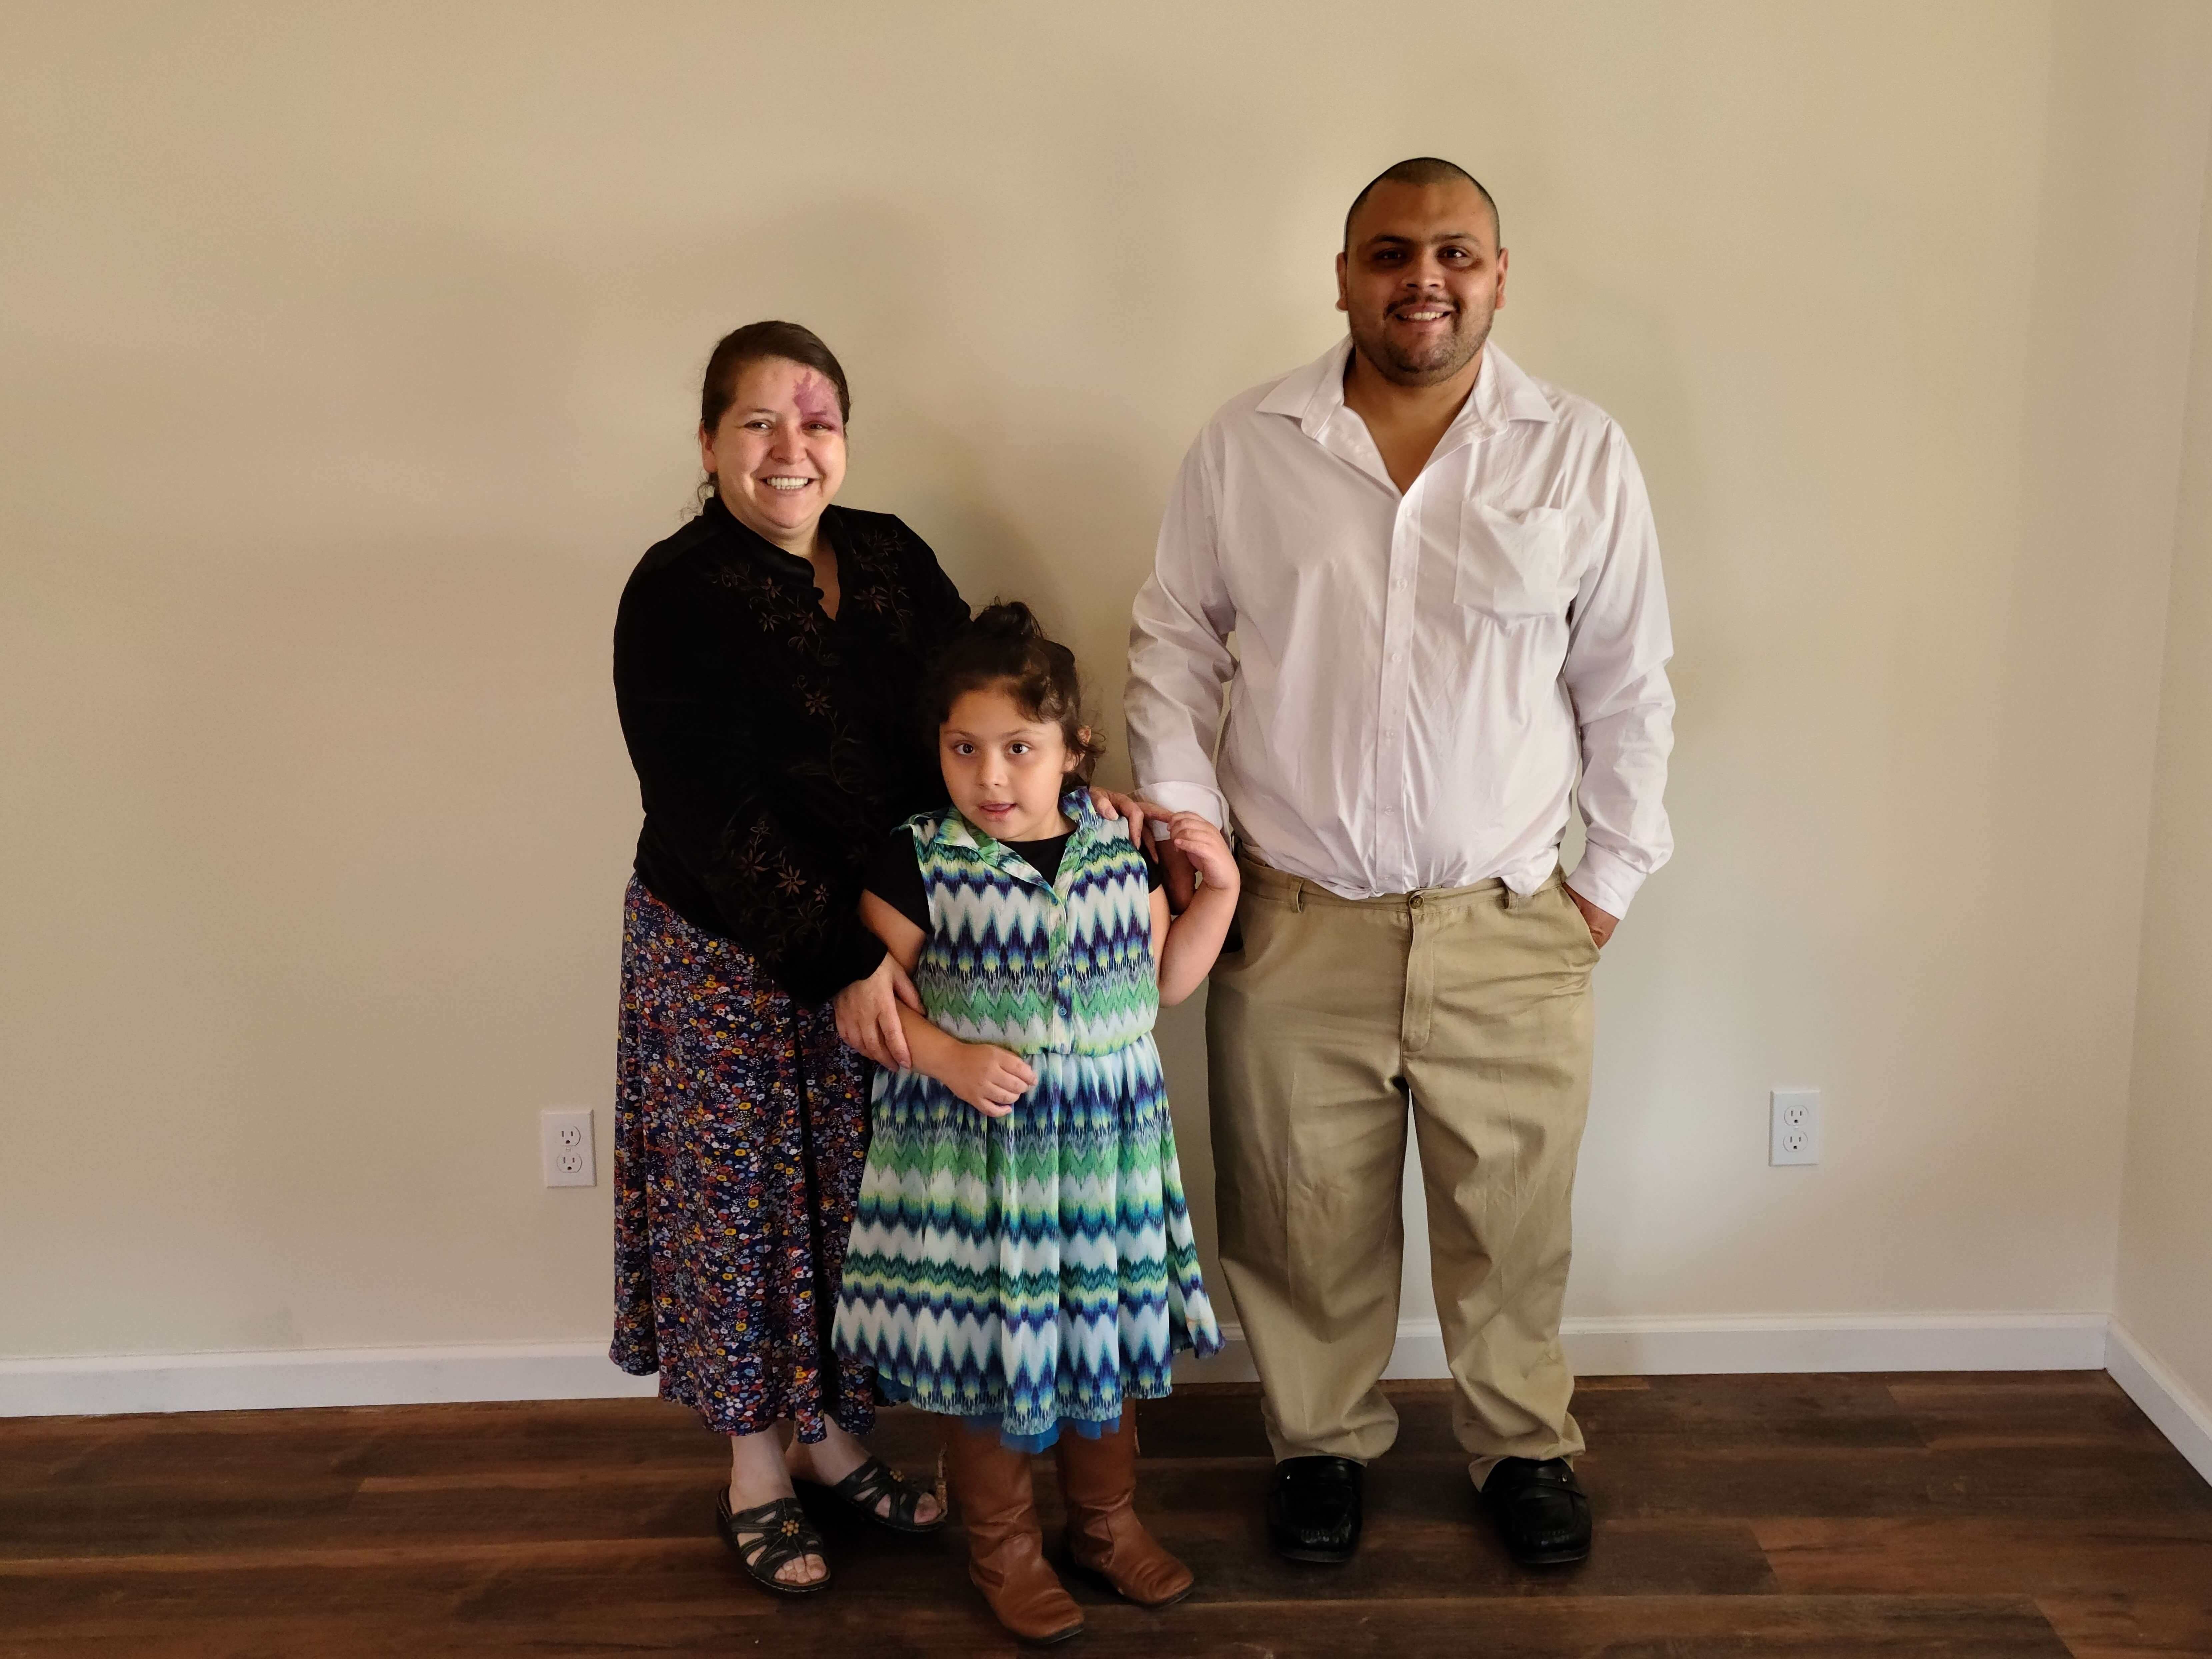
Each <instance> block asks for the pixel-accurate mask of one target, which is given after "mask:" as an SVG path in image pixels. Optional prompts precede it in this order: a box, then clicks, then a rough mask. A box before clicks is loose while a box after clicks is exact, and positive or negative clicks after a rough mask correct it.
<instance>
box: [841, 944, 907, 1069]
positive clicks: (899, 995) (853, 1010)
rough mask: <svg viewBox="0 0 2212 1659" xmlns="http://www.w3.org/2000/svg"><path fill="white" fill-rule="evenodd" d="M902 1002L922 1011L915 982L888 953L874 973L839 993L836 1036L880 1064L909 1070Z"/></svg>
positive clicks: (857, 980)
mask: <svg viewBox="0 0 2212 1659" xmlns="http://www.w3.org/2000/svg"><path fill="white" fill-rule="evenodd" d="M902 1002H903V1003H904V1004H906V1006H908V1007H909V1008H911V1009H913V1010H914V1011H915V1012H916V1013H920V1012H921V1011H922V1010H921V994H920V993H918V992H916V991H915V988H914V981H912V980H910V979H908V977H907V976H906V969H903V968H902V967H900V966H899V965H898V963H896V961H895V960H893V959H892V957H890V955H889V953H886V954H885V955H884V960H883V963H882V965H881V966H880V967H878V969H876V971H875V972H874V973H872V974H870V975H868V976H867V978H866V979H856V980H854V981H853V982H852V983H851V984H850V985H848V986H847V987H845V988H844V989H843V990H842V991H840V992H838V993H837V1035H838V1036H840V1037H842V1038H843V1039H844V1041H845V1046H846V1047H847V1048H858V1049H859V1050H860V1052H861V1053H862V1054H866V1056H867V1057H868V1058H869V1059H870V1060H874V1061H875V1062H876V1064H877V1065H878V1066H889V1067H890V1068H891V1069H893V1070H895V1071H904V1070H906V1069H907V1068H908V1066H912V1065H913V1064H914V1056H913V1055H912V1054H910V1053H908V1050H907V1046H906V1031H905V1029H904V1028H903V1027H902V1026H901V1025H900V1024H899V1012H898V1006H899V1004H901V1003H902Z"/></svg>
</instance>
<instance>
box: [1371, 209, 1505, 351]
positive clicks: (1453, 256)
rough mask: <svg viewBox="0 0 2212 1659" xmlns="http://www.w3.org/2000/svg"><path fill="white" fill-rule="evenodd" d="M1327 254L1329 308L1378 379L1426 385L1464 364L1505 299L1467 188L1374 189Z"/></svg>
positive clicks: (1501, 259)
mask: <svg viewBox="0 0 2212 1659" xmlns="http://www.w3.org/2000/svg"><path fill="white" fill-rule="evenodd" d="M1351 243H1352V245H1351V246H1350V247H1348V248H1347V249H1346V251H1345V252H1342V253H1340V254H1338V255H1337V256H1336V308H1337V309H1338V310H1339V311H1341V312H1343V313H1345V314H1346V316H1347V317H1349V318H1350V319H1351V321H1352V343H1353V344H1354V345H1355V346H1357V347H1358V349H1359V353H1360V355H1361V356H1364V357H1365V358H1366V359H1367V361H1368V362H1370V363H1372V364H1373V365H1374V366H1375V368H1376V369H1377V370H1378V371H1379V372H1380V373H1381V374H1382V375H1383V378H1384V379H1385V380H1394V381H1395V382H1397V383H1398V384H1399V385H1400V386H1434V385H1435V384H1436V383H1437V381H1439V380H1449V379H1450V378H1451V377H1452V376H1453V375H1455V374H1458V373H1459V371H1460V370H1462V368H1466V367H1467V366H1468V363H1469V362H1472V361H1473V360H1474V354H1475V353H1476V352H1478V351H1480V350H1481V349H1482V343H1483V342H1484V341H1485V340H1486V339H1488V338H1489V337H1490V319H1491V313H1493V312H1495V311H1496V310H1497V309H1498V307H1500V306H1502V305H1504V303H1505V250H1504V249H1503V248H1501V247H1499V246H1498V226H1497V224H1496V222H1494V221H1493V220H1492V218H1491V216H1490V208H1489V206H1488V204H1486V203H1485V202H1484V201H1483V199H1482V197H1481V196H1480V195H1479V194H1478V193H1477V192H1476V191H1475V189H1474V186H1473V185H1468V184H1466V183H1464V182H1462V181H1461V180H1459V179H1454V180H1452V181H1451V182H1449V184H1442V185H1401V184H1386V185H1376V188H1375V193H1374V194H1373V195H1371V196H1370V197H1368V198H1367V200H1366V202H1365V203H1364V204H1362V205H1361V207H1360V210H1359V211H1358V214H1357V215H1355V216H1353V218H1352V236H1351Z"/></svg>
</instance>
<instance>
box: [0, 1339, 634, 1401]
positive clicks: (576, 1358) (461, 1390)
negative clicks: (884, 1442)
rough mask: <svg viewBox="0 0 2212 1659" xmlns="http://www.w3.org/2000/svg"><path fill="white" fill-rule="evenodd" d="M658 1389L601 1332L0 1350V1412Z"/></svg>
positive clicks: (573, 1395) (534, 1396)
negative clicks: (117, 1350)
mask: <svg viewBox="0 0 2212 1659" xmlns="http://www.w3.org/2000/svg"><path fill="white" fill-rule="evenodd" d="M655 1387H656V1384H655V1381H654V1379H653V1378H652V1377H650V1376H629V1375H628V1374H627V1373H626V1372H623V1371H621V1370H617V1369H616V1368H615V1365H614V1364H613V1362H612V1361H611V1360H609V1359H608V1358H607V1350H606V1345H605V1343H603V1342H503V1343H491V1344H487V1345H484V1346H477V1347H428V1348H295V1349H283V1350H270V1351H264V1352H245V1353H185V1354H143V1355H142V1354H133V1355H126V1356H119V1357H113V1358H84V1359H0V1417H64V1416H79V1415H82V1416H102V1415H106V1414H107V1413H116V1412H227V1411H265V1410H270V1409H276V1408H282V1407H301V1406H421V1405H431V1404H443V1403H447V1402H450V1401H470V1400H601V1399H607V1398H611V1397H614V1396H617V1395H651V1394H653V1392H654V1391H655Z"/></svg>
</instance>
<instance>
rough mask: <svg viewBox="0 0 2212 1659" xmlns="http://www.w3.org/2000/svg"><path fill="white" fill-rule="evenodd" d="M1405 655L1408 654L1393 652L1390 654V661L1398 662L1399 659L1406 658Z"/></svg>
mask: <svg viewBox="0 0 2212 1659" xmlns="http://www.w3.org/2000/svg"><path fill="white" fill-rule="evenodd" d="M1405 654H1406V653H1404V652H1402V651H1393V652H1392V653H1390V660H1391V661H1392V662H1395V661H1397V660H1398V659H1399V658H1401V657H1402V656H1404V655H1405Z"/></svg>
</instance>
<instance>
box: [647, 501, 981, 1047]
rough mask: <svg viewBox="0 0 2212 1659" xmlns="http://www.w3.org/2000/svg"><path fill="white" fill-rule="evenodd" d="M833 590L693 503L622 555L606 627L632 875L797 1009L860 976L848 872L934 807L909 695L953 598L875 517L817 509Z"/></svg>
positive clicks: (946, 630) (958, 605)
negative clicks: (611, 637)
mask: <svg viewBox="0 0 2212 1659" xmlns="http://www.w3.org/2000/svg"><path fill="white" fill-rule="evenodd" d="M822 532H823V535H824V536H826V537H827V538H829V543H830V544H831V545H832V546H833V547H834V548H835V549H836V554H837V582H838V586H839V588H840V590H841V591H842V598H841V599H840V601H839V604H838V607H837V616H836V620H835V621H834V622H833V621H832V620H830V618H829V617H826V616H824V615H823V611H822V606H821V596H820V595H819V593H818V592H817V591H816V589H815V586H814V578H813V571H812V569H811V567H809V565H808V564H807V562H806V561H805V560H804V559H800V558H797V557H794V556H792V555H791V554H788V553H786V552H784V551H782V550H781V549H779V548H777V547H775V545H773V544H770V543H769V542H768V541H766V540H764V539H763V538H761V537H759V536H757V535H756V534H754V533H753V532H751V531H750V530H748V529H746V528H745V527H744V526H743V525H741V524H739V523H738V521H737V520H736V519H734V518H732V516H731V514H730V512H729V510H728V509H727V508H726V507H724V506H723V505H722V503H721V502H720V501H719V500H715V499H709V500H708V502H707V505H706V506H705V507H704V508H703V509H702V511H701V512H700V513H699V516H698V517H697V518H696V519H694V520H691V522H690V523H689V524H688V525H686V526H684V528H683V529H681V530H679V531H678V532H676V533H675V534H674V535H673V536H671V537H670V538H668V539H667V540H666V541H665V542H662V543H660V544H659V545H657V546H655V547H654V548H653V549H652V550H650V551H649V552H647V554H646V556H645V557H644V558H642V559H641V560H640V561H639V562H638V566H637V568H636V569H635V571H633V572H631V574H630V578H629V584H628V585H627V586H624V588H623V596H622V606H621V609H620V611H618V612H617V617H616V620H615V701H616V704H617V708H619V709H620V712H621V715H622V728H623V740H624V741H625V742H626V743H627V744H629V757H630V763H631V764H632V765H634V766H635V767H636V769H637V779H638V789H639V793H641V795H642V796H643V798H644V802H645V828H644V829H643V830H642V831H641V832H640V834H639V836H638V839H637V866H636V868H637V878H638V880H639V881H640V882H641V884H643V885H644V887H645V889H646V890H647V892H649V893H651V894H652V895H653V896H654V897H655V898H657V899H659V901H660V902H662V903H664V904H665V905H667V906H668V907H669V908H671V909H672V910H674V911H676V912H677V914H678V915H681V916H683V917H684V920H685V921H689V922H690V923H691V924H692V925H693V926H694V927H700V928H702V929H704V930H705V931H706V932H708V933H714V934H717V935H720V937H722V938H725V939H732V940H733V941H735V942H736V943H737V945H738V946H740V947H741V948H742V949H744V951H747V952H749V953H750V955H751V956H752V957H754V958H755V959H756V960H757V961H758V963H760V964H761V966H762V967H763V969H766V970H767V972H768V973H769V975H770V976H772V977H773V978H774V979H775V981H776V983H777V984H779V985H780V986H781V987H783V988H784V989H785V990H786V991H788V992H789V993H790V994H791V995H792V996H793V998H794V999H796V1000H798V1001H799V1003H800V1004H802V1005H803V1006H808V1007H812V1006H817V1005H819V1004H820V1003H822V1002H823V1001H825V1000H828V999H829V998H830V997H831V996H834V995H835V994H836V993H837V992H838V991H839V990H840V989H842V987H844V986H846V985H848V984H849V983H851V982H852V981H854V980H856V979H860V978H864V977H866V975H868V974H870V973H872V972H873V971H874V970H875V969H876V967H877V965H878V963H880V962H881V961H882V960H883V955H884V948H883V945H881V944H880V943H879V942H878V940H877V939H876V938H875V937H874V936H873V935H872V934H871V933H869V932H868V931H867V930H866V928H864V927H861V925H860V919H859V915H858V907H859V904H860V872H861V871H862V869H863V867H864V866H865V864H866V860H867V859H868V858H869V857H870V856H871V855H872V854H873V853H874V851H875V848H876V843H877V842H879V841H881V840H882V838H883V836H884V834H885V833H886V832H887V831H888V830H889V829H890V827H891V826H892V825H893V824H895V823H898V822H899V820H900V819H902V818H903V817H907V816H908V815H909V814H911V813H915V812H918V811H922V810H924V809H925V808H927V807H930V806H933V805H939V804H941V803H942V802H943V801H944V799H945V785H944V781H943V777H942V775H941V774H940V773H939V769H938V763H937V742H936V733H935V732H934V730H933V727H932V723H931V721H930V720H929V714H928V711H927V708H925V707H924V706H923V702H924V700H923V676H924V674H925V672H926V671H927V666H928V664H929V661H930V659H931V658H932V656H933V654H934V653H936V651H937V650H938V648H939V647H940V646H941V645H942V644H943V643H944V642H945V640H946V639H947V638H948V637H949V636H950V635H951V634H952V633H953V631H954V630H955V629H957V628H958V627H959V626H960V625H961V624H962V623H964V622H966V621H967V619H968V606H967V604H966V602H965V601H963V599H961V597H960V594H959V592H958V590H957V589H956V588H955V587H954V586H952V583H951V580H949V579H948V578H947V577H946V576H945V573H944V571H943V570H941V569H939V568H938V563H937V556H936V555H935V554H933V553H932V552H931V551H930V550H929V545H928V544H927V543H926V542H924V541H923V540H922V539H921V537H919V536H917V535H915V533H914V532H913V531H911V530H909V529H908V528H907V527H906V526H905V525H904V524H902V522H900V520H897V519H896V518H894V517H892V516H891V515H890V513H861V512H857V511H854V509H852V508H849V507H829V508H828V509H827V510H825V511H824V512H823V515H822Z"/></svg>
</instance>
